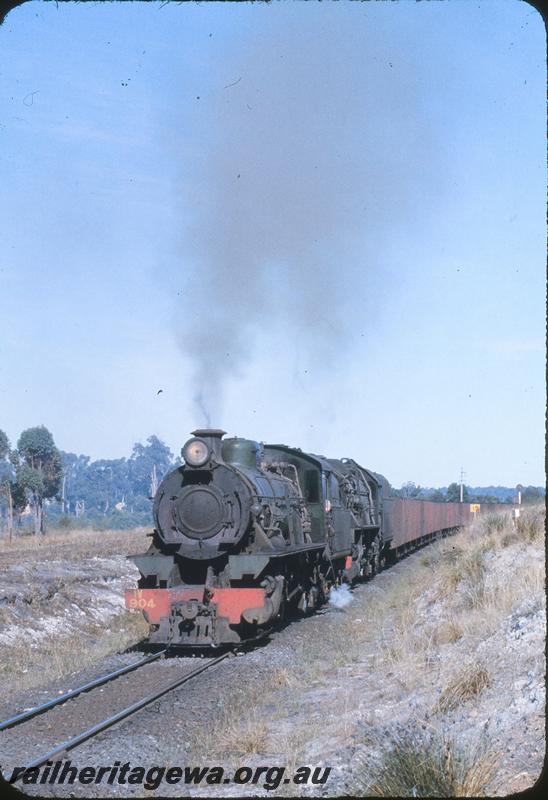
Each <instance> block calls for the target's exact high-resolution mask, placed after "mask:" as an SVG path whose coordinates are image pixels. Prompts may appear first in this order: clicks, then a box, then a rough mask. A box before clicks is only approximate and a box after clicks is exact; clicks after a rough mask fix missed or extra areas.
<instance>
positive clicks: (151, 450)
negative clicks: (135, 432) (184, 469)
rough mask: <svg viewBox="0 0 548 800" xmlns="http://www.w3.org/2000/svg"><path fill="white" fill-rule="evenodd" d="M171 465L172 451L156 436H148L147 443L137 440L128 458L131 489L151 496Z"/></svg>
mask: <svg viewBox="0 0 548 800" xmlns="http://www.w3.org/2000/svg"><path fill="white" fill-rule="evenodd" d="M172 466H173V453H172V452H171V450H170V449H169V447H168V446H167V445H166V444H164V442H162V441H161V439H158V437H157V436H149V437H148V439H147V445H142V444H141V443H140V442H137V444H135V445H134V446H133V452H132V454H131V458H130V460H129V477H130V481H131V484H132V488H133V491H134V492H135V493H136V494H138V495H142V496H144V497H153V496H154V495H155V494H156V489H157V488H158V484H159V482H160V481H161V480H162V478H163V477H164V475H165V474H166V472H168V471H169V470H170V469H171V468H172Z"/></svg>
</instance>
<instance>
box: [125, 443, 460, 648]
mask: <svg viewBox="0 0 548 800" xmlns="http://www.w3.org/2000/svg"><path fill="white" fill-rule="evenodd" d="M224 434H225V432H224V431H221V430H217V429H207V430H196V431H194V433H193V438H192V439H190V440H189V441H188V442H187V443H186V444H185V446H184V447H183V449H182V451H181V453H182V456H183V458H184V462H185V463H184V465H183V466H180V467H177V468H176V469H174V470H173V471H172V472H170V473H168V474H167V475H166V477H165V478H164V479H163V481H162V482H161V484H160V486H159V487H158V491H157V492H156V496H155V498H154V507H153V515H154V522H155V529H154V532H153V533H152V534H150V535H151V537H152V541H151V544H150V547H149V549H148V551H147V552H146V553H144V554H141V555H134V556H131V558H132V560H133V561H134V563H135V564H136V565H137V567H138V569H139V571H140V573H141V578H140V580H139V588H138V589H134V590H130V591H128V592H126V607H128V608H137V609H141V610H142V611H143V612H144V614H145V617H146V619H147V620H148V622H149V623H150V625H151V634H150V640H149V641H150V642H151V643H156V644H163V645H172V646H177V647H208V646H213V647H215V646H218V645H236V644H239V643H243V642H247V641H252V640H254V639H258V638H260V637H261V636H264V635H265V633H267V632H268V630H269V629H271V628H272V626H273V625H274V624H275V622H276V621H277V620H279V619H280V618H281V617H283V615H284V614H285V613H286V612H287V611H288V610H289V609H291V608H293V609H297V608H298V609H300V610H301V611H303V612H304V611H307V610H312V609H314V608H316V607H317V606H318V605H320V604H321V603H322V602H324V601H325V600H326V599H327V597H328V595H329V591H330V589H331V587H333V586H337V585H339V584H340V583H341V582H343V581H346V582H350V583H352V582H354V581H356V580H359V579H360V578H362V579H363V578H366V577H371V576H373V575H374V574H375V573H376V572H377V571H378V570H380V569H382V567H383V566H384V565H385V564H386V563H390V562H393V561H394V560H395V559H396V558H397V557H398V555H399V554H401V553H402V552H405V551H406V550H408V549H412V548H413V547H416V546H418V545H419V544H423V543H426V542H427V541H429V540H430V539H432V538H434V537H435V536H437V535H439V534H446V533H449V532H451V531H453V530H455V529H456V528H458V527H460V526H462V525H464V524H466V523H467V522H469V521H471V519H472V518H473V514H472V513H471V512H470V510H469V509H470V506H469V505H466V504H462V503H433V502H427V501H419V500H405V499H401V498H395V497H392V496H391V488H390V484H389V483H388V481H387V480H386V479H385V478H383V476H382V475H378V474H376V473H375V472H371V471H370V470H367V469H365V468H364V467H361V466H360V465H359V464H357V463H356V462H355V461H352V460H351V459H347V458H343V459H328V458H325V457H324V456H316V455H312V454H310V453H303V452H302V451H301V450H300V449H298V448H291V447H286V446H285V445H276V444H274V445H270V444H259V443H257V442H254V441H251V440H248V439H240V438H232V439H223V436H224Z"/></svg>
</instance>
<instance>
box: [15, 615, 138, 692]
mask: <svg viewBox="0 0 548 800" xmlns="http://www.w3.org/2000/svg"><path fill="white" fill-rule="evenodd" d="M147 634H148V624H147V623H146V622H145V621H144V619H143V617H142V616H141V615H140V614H132V613H130V612H126V611H124V612H122V613H120V614H118V615H117V616H115V617H114V618H113V619H111V620H110V622H109V626H108V629H106V628H100V627H99V626H97V627H96V630H95V631H91V630H88V631H87V635H86V633H84V635H82V636H81V637H79V638H78V642H77V646H75V640H74V638H73V637H67V636H52V637H50V638H49V639H48V640H47V641H46V642H44V643H43V644H42V645H41V646H38V647H29V646H28V644H26V643H24V642H22V641H21V642H18V643H17V644H13V645H10V646H9V648H6V651H7V656H8V657H6V658H3V659H2V660H1V661H0V676H1V678H2V680H1V681H0V698H1V699H7V698H8V697H9V696H10V695H11V694H12V693H13V691H14V688H15V687H16V688H17V691H23V690H27V689H31V688H34V687H36V686H42V685H44V684H46V683H48V682H49V681H54V680H56V679H58V678H61V677H63V676H66V675H70V674H71V673H73V672H76V671H79V670H83V669H87V668H89V667H93V666H95V665H96V664H99V663H100V662H101V661H102V660H103V659H104V658H107V657H108V656H111V655H113V654H115V653H119V652H121V651H123V650H125V649H126V648H128V647H131V646H132V645H134V644H136V643H137V642H139V641H141V640H142V639H143V638H145V636H146V635H147Z"/></svg>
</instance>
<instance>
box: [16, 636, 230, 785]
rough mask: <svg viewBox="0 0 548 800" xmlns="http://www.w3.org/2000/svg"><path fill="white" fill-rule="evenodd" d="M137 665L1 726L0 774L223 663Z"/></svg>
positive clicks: (72, 743)
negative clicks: (0, 757) (0, 769)
mask: <svg viewBox="0 0 548 800" xmlns="http://www.w3.org/2000/svg"><path fill="white" fill-rule="evenodd" d="M165 652H166V651H162V652H161V653H156V654H154V655H153V656H148V657H146V658H143V659H139V660H138V661H136V662H134V663H133V664H129V665H127V666H126V667H123V668H121V669H119V670H115V671H113V672H110V673H107V674H105V675H103V676H100V677H99V678H96V679H94V680H93V681H89V682H88V683H86V684H83V685H82V686H79V687H77V688H76V689H73V690H71V691H70V692H67V693H66V694H64V695H61V696H59V697H54V698H52V699H51V700H50V701H48V702H46V703H42V704H40V705H39V706H36V707H34V708H32V709H29V710H27V711H25V712H22V713H19V714H15V715H12V716H11V717H8V718H7V719H5V720H2V721H0V752H1V753H2V764H3V769H4V774H6V772H7V771H8V770H9V769H10V768H14V767H26V768H32V767H37V766H40V765H41V764H45V763H46V762H47V761H49V760H50V759H52V758H55V756H59V755H60V754H62V753H66V752H67V751H69V750H72V749H73V748H75V747H77V746H78V745H80V744H82V743H83V742H85V741H87V740H88V739H90V738H92V737H93V736H96V735H97V734H99V733H101V732H102V731H104V730H107V729H108V728H111V727H112V726H113V725H116V724H117V723H120V722H122V721H123V720H125V719H127V718H129V717H131V716H132V715H133V714H136V713H137V712H139V711H141V709H144V708H146V707H148V706H151V705H152V704H153V703H154V702H156V701H157V700H159V699H160V698H161V697H163V696H164V695H166V694H168V693H169V692H172V691H175V690H176V689H178V688H179V687H180V686H182V685H183V684H185V683H186V682H187V681H190V680H192V679H193V678H196V677H197V676H198V675H199V674H200V673H202V672H205V671H206V670H208V669H210V668H211V667H214V666H216V665H217V664H218V663H220V662H221V661H223V659H225V658H227V657H228V656H229V655H230V654H229V653H228V652H227V653H223V654H222V655H220V656H218V657H217V658H204V659H190V658H169V659H161V658H160V657H161V656H162V655H165Z"/></svg>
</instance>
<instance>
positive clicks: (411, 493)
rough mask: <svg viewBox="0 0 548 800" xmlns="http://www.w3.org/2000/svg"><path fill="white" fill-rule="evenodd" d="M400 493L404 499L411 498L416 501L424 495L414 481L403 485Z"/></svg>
mask: <svg viewBox="0 0 548 800" xmlns="http://www.w3.org/2000/svg"><path fill="white" fill-rule="evenodd" d="M400 491H401V496H402V497H411V498H413V499H414V500H416V499H417V498H418V497H420V496H421V493H422V489H421V487H420V486H417V484H416V483H414V482H413V481H407V483H403V484H402V487H401V490H400Z"/></svg>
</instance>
